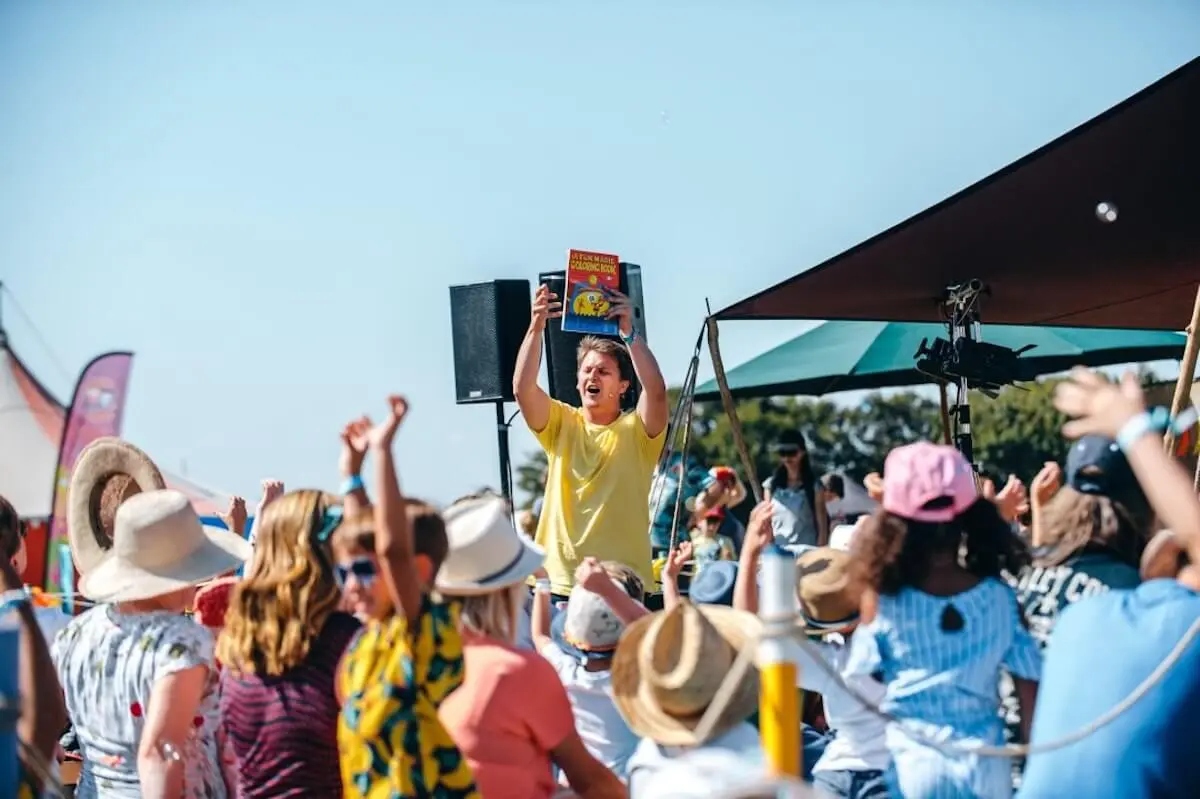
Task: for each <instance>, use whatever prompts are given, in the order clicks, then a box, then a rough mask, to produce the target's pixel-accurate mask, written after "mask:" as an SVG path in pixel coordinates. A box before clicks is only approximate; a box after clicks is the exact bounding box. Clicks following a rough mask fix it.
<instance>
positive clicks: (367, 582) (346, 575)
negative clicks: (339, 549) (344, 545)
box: [333, 558, 379, 588]
mask: <svg viewBox="0 0 1200 799" xmlns="http://www.w3.org/2000/svg"><path fill="white" fill-rule="evenodd" d="M378 574H379V571H378V569H376V568H375V561H374V560H372V559H371V558H355V559H354V560H352V561H350V562H349V563H337V564H334V567H333V579H334V580H335V581H336V582H337V584H338V588H345V587H346V583H347V582H348V581H349V580H350V577H351V575H353V577H354V579H356V580H358V582H359V584H360V585H361V586H362V587H363V588H370V587H371V584H372V583H373V582H375V578H376V577H377V576H378Z"/></svg>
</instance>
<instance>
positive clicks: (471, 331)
mask: <svg viewBox="0 0 1200 799" xmlns="http://www.w3.org/2000/svg"><path fill="white" fill-rule="evenodd" d="M531 308H532V300H531V297H530V293H529V281H528V280H493V281H491V282H488V283H473V284H471V285H466V286H451V287H450V328H451V336H452V338H453V342H454V390H455V395H456V396H455V402H456V404H458V405H477V404H480V403H487V404H491V405H494V406H495V408H496V439H497V445H498V450H499V457H500V490H501V493H503V494H504V497H505V499H507V500H508V501H509V502H510V503H511V502H512V499H513V494H512V457H511V455H510V452H509V446H508V425H509V423H508V420H507V419H505V417H504V403H506V402H512V401H513V400H514V397H513V390H512V383H513V372H514V371H515V369H516V365H517V354H518V352H519V351H520V349H521V341H522V340H523V339H524V338H525V331H526V330H528V329H529V315H530V311H531Z"/></svg>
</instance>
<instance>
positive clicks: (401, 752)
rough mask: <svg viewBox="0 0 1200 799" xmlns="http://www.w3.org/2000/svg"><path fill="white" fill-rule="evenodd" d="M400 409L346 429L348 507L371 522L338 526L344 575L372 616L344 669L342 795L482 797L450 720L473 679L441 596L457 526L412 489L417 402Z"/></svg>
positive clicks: (359, 607) (452, 606) (340, 675)
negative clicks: (404, 476)
mask: <svg viewBox="0 0 1200 799" xmlns="http://www.w3.org/2000/svg"><path fill="white" fill-rule="evenodd" d="M389 405H390V408H389V413H388V417H387V419H385V420H384V421H383V422H382V423H380V424H379V425H377V426H374V427H372V426H371V424H370V421H369V420H368V419H366V418H365V417H364V418H363V419H360V420H358V421H356V422H351V423H350V424H349V425H347V426H346V428H345V430H344V431H343V433H342V458H341V460H342V470H343V475H344V480H345V503H346V509H347V511H348V512H349V513H351V514H353V515H354V516H357V517H358V518H362V517H364V516H365V517H367V519H369V520H371V521H369V522H365V523H360V524H358V525H351V524H344V525H342V526H341V527H339V528H338V530H337V532H336V533H335V534H334V557H335V558H336V563H335V566H334V574H335V577H336V579H337V581H338V583H339V585H341V586H342V590H343V591H344V592H345V593H346V595H347V597H348V598H350V601H351V603H352V607H353V608H354V610H355V611H356V612H357V613H358V614H359V615H360V618H362V619H363V620H364V622H365V623H366V626H365V627H364V628H363V630H362V632H361V633H359V635H358V636H356V637H355V638H354V640H353V641H351V643H350V645H349V646H348V647H347V648H346V652H345V654H344V655H343V656H342V660H341V663H340V664H339V665H338V671H337V683H336V686H337V688H336V690H337V696H338V698H339V700H340V702H341V704H342V712H341V715H340V717H339V719H338V736H337V738H338V749H339V751H340V753H341V758H340V764H341V773H342V794H343V796H345V797H347V799H358V798H359V797H361V798H362V799H379V797H392V796H414V797H415V796H437V797H442V799H478V797H479V795H480V794H479V791H478V789H477V788H476V787H475V777H474V775H473V774H472V772H471V768H470V766H469V764H468V763H467V761H466V758H465V757H463V754H462V752H461V751H460V750H459V749H458V747H457V746H455V744H454V741H453V739H451V737H450V734H449V733H448V732H447V731H446V728H445V727H443V726H442V723H441V720H440V719H439V717H438V708H439V706H440V705H441V703H442V701H443V700H444V699H445V698H446V697H447V696H448V695H449V694H450V693H451V692H453V691H454V690H455V689H457V688H458V687H459V685H461V684H462V679H463V653H462V639H461V638H460V636H459V632H458V622H459V615H458V614H459V610H460V607H459V605H458V604H457V603H454V602H445V601H440V600H435V599H434V597H433V595H432V586H433V581H434V579H435V578H436V577H437V574H438V571H439V570H440V569H441V566H442V563H443V562H444V561H445V559H446V556H447V553H448V550H449V543H448V540H447V536H446V525H445V522H444V521H443V519H442V517H441V515H440V514H438V512H437V511H436V510H434V509H433V508H432V507H430V506H429V505H427V504H426V503H424V502H420V501H418V500H414V499H408V498H406V497H404V496H402V495H401V493H400V485H399V482H398V481H397V479H396V467H395V459H394V456H393V454H392V440H393V437H394V436H395V433H396V430H397V428H398V427H399V426H400V424H401V422H402V421H403V420H404V417H405V416H406V415H407V413H408V404H407V402H406V401H405V400H404V399H403V398H402V397H398V396H394V397H391V398H390V399H389ZM368 452H369V453H370V454H371V456H372V458H373V459H374V461H375V464H374V465H375V484H376V485H377V486H379V490H380V496H379V504H378V505H376V506H375V507H374V508H373V509H371V508H370V505H369V502H368V499H367V495H366V491H365V489H364V488H363V484H362V479H361V477H360V475H359V470H360V468H361V466H362V463H363V459H364V457H365V456H366V454H367V453H368Z"/></svg>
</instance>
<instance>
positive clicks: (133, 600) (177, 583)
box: [51, 489, 250, 799]
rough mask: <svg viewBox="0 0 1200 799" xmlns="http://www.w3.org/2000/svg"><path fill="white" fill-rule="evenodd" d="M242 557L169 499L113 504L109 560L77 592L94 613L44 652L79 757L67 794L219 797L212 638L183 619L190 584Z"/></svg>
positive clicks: (245, 548) (232, 538) (232, 543)
mask: <svg viewBox="0 0 1200 799" xmlns="http://www.w3.org/2000/svg"><path fill="white" fill-rule="evenodd" d="M249 554H250V546H249V544H247V543H246V542H245V541H244V540H243V539H241V538H240V537H238V536H237V535H234V534H233V533H231V532H229V531H227V530H224V529H218V528H208V527H204V526H203V525H202V524H201V522H200V518H199V517H198V516H197V515H196V511H195V510H194V509H193V508H192V505H191V503H190V502H189V501H188V499H187V497H185V496H184V495H183V494H180V493H179V492H177V491H171V490H166V489H163V490H157V491H144V492H142V493H139V494H135V495H134V496H132V497H130V498H129V499H127V500H125V501H124V502H122V503H121V504H120V506H119V508H118V509H117V512H116V519H115V526H114V532H113V547H112V554H111V555H110V556H109V557H107V558H106V559H104V560H103V561H101V562H100V563H99V564H98V565H95V566H94V567H92V568H91V569H90V570H89V571H87V572H85V573H84V574H83V575H82V577H81V579H80V582H79V590H80V593H82V594H83V595H84V596H85V597H87V598H88V599H90V600H91V601H93V602H95V603H97V604H96V606H95V607H93V608H92V609H91V610H89V611H87V612H86V613H84V614H83V615H81V616H77V617H76V618H75V619H73V620H72V621H71V622H70V623H69V624H68V625H67V626H66V627H65V628H64V629H63V630H62V631H61V632H59V633H58V636H57V637H56V638H55V641H54V645H53V647H52V650H51V655H52V657H53V658H54V662H55V666H56V667H57V670H58V675H59V681H60V682H61V683H62V686H63V692H64V695H65V697H66V705H67V711H68V713H69V714H70V716H71V719H72V720H73V721H74V724H75V732H76V734H77V735H78V736H79V741H80V746H81V751H82V754H83V771H82V774H81V775H80V779H79V785H78V787H77V788H76V794H75V795H76V796H79V797H86V799H117V798H118V797H141V796H153V797H160V796H171V797H185V799H209V798H210V797H216V799H221V797H224V796H226V795H227V789H228V786H227V785H226V784H225V780H224V777H223V775H222V772H221V766H220V755H219V751H218V746H217V738H216V727H217V701H218V700H217V690H216V687H217V680H216V668H215V663H214V661H213V639H212V634H211V633H210V632H209V631H208V630H207V629H205V628H204V627H202V626H200V625H199V624H197V623H195V622H194V621H193V620H192V619H190V618H188V617H186V616H185V615H183V611H184V610H185V609H187V608H188V607H189V606H190V605H191V603H192V597H193V595H194V593H195V587H196V585H197V584H198V583H201V582H204V581H206V580H209V579H211V578H213V577H216V576H217V575H220V574H223V573H225V572H227V571H229V570H231V569H235V568H237V567H238V565H240V564H241V563H242V562H243V561H244V560H245V559H246V558H247V557H248V556H249Z"/></svg>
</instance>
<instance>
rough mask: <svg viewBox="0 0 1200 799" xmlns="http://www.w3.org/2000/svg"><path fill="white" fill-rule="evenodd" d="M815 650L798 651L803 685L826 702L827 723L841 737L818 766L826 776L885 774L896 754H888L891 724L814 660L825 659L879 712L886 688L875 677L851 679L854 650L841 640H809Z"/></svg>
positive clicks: (814, 769) (800, 682) (855, 677)
mask: <svg viewBox="0 0 1200 799" xmlns="http://www.w3.org/2000/svg"><path fill="white" fill-rule="evenodd" d="M808 644H809V646H803V647H797V662H798V665H799V668H800V676H799V679H798V680H797V682H798V683H799V686H800V687H801V688H803V689H804V690H805V691H814V692H816V693H819V694H821V696H822V697H823V698H824V700H825V720H826V721H827V722H828V723H829V728H830V729H831V730H834V731H835V732H836V733H837V734H836V735H835V736H834V737H833V740H832V741H830V742H829V745H828V746H826V747H825V753H824V754H823V755H821V759H820V760H818V761H817V762H816V765H814V766H813V773H816V772H820V771H883V770H884V769H886V768H887V765H888V762H889V761H890V760H891V755H890V754H889V753H888V748H887V740H886V731H887V725H886V724H885V723H884V721H883V720H882V719H880V718H879V717H878V716H876V715H875V714H873V713H871V712H870V711H868V710H867V709H866V708H864V707H863V706H862V704H861V703H860V702H859V701H858V700H857V699H855V698H854V697H853V696H852V695H851V694H850V693H848V692H847V691H846V690H845V689H844V688H842V687H841V686H840V685H839V684H838V683H837V681H835V680H834V679H833V678H832V677H830V676H829V675H828V674H827V673H826V672H825V670H824V669H822V668H821V666H820V665H819V664H818V663H816V662H815V661H814V650H815V654H816V655H818V656H820V657H821V658H822V659H823V660H824V661H825V662H826V663H827V664H828V665H830V666H832V667H833V670H834V671H836V672H838V673H839V674H841V675H842V679H843V680H844V681H845V682H846V685H848V686H849V687H850V688H852V689H853V690H855V691H857V692H858V693H859V694H861V695H862V697H863V699H867V700H869V701H870V702H871V703H872V704H873V705H875V706H876V707H878V706H879V703H880V702H882V701H883V698H884V694H885V693H886V688H885V687H884V686H883V684H882V683H880V682H877V681H875V680H873V679H871V678H870V677H867V676H861V675H850V676H847V675H846V674H845V665H846V661H847V659H848V658H849V656H850V647H849V646H848V645H847V644H846V643H845V642H844V641H843V640H842V637H841V636H840V635H836V634H834V635H830V636H827V637H826V639H825V640H824V641H820V642H817V641H809V642H808Z"/></svg>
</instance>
